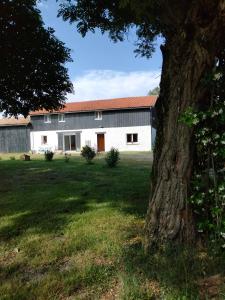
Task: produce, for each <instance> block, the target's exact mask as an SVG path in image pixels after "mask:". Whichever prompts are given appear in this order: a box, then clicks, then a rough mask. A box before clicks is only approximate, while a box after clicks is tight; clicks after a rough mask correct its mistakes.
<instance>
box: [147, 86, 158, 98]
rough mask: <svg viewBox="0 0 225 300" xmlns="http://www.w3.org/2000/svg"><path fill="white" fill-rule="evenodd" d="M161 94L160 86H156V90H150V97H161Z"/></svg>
mask: <svg viewBox="0 0 225 300" xmlns="http://www.w3.org/2000/svg"><path fill="white" fill-rule="evenodd" d="M159 92H160V88H159V86H156V87H155V88H154V89H152V90H150V91H149V92H148V95H149V96H151V95H159Z"/></svg>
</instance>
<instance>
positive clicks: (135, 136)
mask: <svg viewBox="0 0 225 300" xmlns="http://www.w3.org/2000/svg"><path fill="white" fill-rule="evenodd" d="M137 142H138V135H137V133H134V134H133V143H137Z"/></svg>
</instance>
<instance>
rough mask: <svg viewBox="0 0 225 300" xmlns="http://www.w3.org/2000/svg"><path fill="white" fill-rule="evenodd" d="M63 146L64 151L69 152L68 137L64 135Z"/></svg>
mask: <svg viewBox="0 0 225 300" xmlns="http://www.w3.org/2000/svg"><path fill="white" fill-rule="evenodd" d="M64 146H65V149H64V150H65V151H70V136H69V135H65V136H64Z"/></svg>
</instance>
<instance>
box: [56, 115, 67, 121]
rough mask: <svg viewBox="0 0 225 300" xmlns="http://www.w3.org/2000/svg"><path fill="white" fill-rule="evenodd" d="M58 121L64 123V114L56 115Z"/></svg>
mask: <svg viewBox="0 0 225 300" xmlns="http://www.w3.org/2000/svg"><path fill="white" fill-rule="evenodd" d="M58 120H59V122H65V115H64V114H59V115H58Z"/></svg>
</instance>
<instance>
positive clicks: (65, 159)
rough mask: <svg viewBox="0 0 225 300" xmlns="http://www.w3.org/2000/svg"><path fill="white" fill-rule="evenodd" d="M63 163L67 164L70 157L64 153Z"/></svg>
mask: <svg viewBox="0 0 225 300" xmlns="http://www.w3.org/2000/svg"><path fill="white" fill-rule="evenodd" d="M64 161H65V162H66V163H68V162H69V161H70V155H69V154H67V153H65V155H64Z"/></svg>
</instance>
